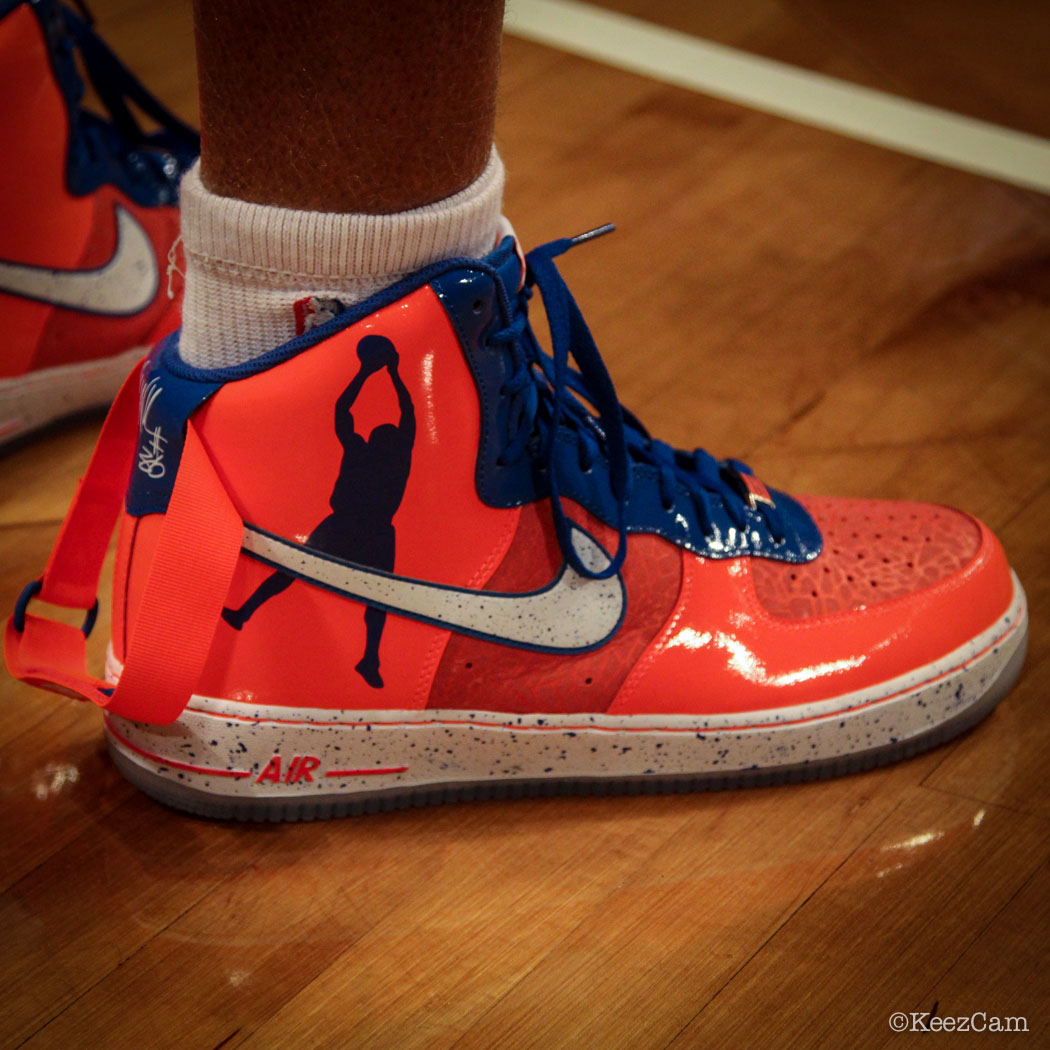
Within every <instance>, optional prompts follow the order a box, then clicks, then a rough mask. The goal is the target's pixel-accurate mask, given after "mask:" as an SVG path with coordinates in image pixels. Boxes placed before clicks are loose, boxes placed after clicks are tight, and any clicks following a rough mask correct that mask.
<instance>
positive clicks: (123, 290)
mask: <svg viewBox="0 0 1050 1050" xmlns="http://www.w3.org/2000/svg"><path fill="white" fill-rule="evenodd" d="M115 212H116V220H117V245H116V247H115V248H114V249H113V255H112V257H111V258H110V260H109V262H107V263H106V264H105V266H99V267H98V268H97V269H93V270H53V269H51V268H50V267H47V266H29V265H26V264H24V263H15V262H7V261H5V260H0V292H6V293H7V294H9V295H20V296H22V297H24V298H27V299H36V300H38V301H39V302H42V303H49V304H51V305H52V306H61V307H64V308H66V309H68V310H84V311H86V312H88V313H95V314H107V315H110V316H114V317H120V316H125V315H127V314H136V313H138V312H139V311H140V310H144V309H145V308H146V307H147V306H149V304H150V303H151V302H153V297H154V296H155V295H156V294H157V284H158V280H159V276H160V275H159V272H158V268H157V258H156V255H155V254H154V252H153V244H152V243H151V241H150V239H149V235H148V234H147V233H146V231H145V230H144V229H143V228H142V225H141V224H140V223H139V222H138V220H137V219H136V218H135V217H134V216H133V215H132V214H131V213H130V212H128V211H126V210H125V209H124V208H122V207H121V206H120V205H119V204H118V205H116V207H115Z"/></svg>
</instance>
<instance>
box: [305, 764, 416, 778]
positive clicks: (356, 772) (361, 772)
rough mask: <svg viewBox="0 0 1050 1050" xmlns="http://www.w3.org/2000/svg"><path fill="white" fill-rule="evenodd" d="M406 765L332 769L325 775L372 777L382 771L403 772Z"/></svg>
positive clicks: (382, 772) (406, 767)
mask: <svg viewBox="0 0 1050 1050" xmlns="http://www.w3.org/2000/svg"><path fill="white" fill-rule="evenodd" d="M406 769H408V766H390V767H389V768H388V769H333V770H331V771H330V772H328V773H325V776H326V777H374V776H376V775H381V774H384V773H404V772H405V770H406Z"/></svg>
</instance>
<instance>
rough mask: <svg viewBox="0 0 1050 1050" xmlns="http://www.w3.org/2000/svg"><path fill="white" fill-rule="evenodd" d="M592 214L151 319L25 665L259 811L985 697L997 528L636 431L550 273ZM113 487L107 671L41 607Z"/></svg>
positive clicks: (151, 752)
mask: <svg viewBox="0 0 1050 1050" xmlns="http://www.w3.org/2000/svg"><path fill="white" fill-rule="evenodd" d="M573 243H574V242H573V241H560V242H555V243H554V244H551V245H546V246H544V247H542V248H539V249H537V250H536V251H534V252H532V253H531V254H530V255H529V256H528V257H527V260H526V261H527V267H526V270H525V276H524V280H523V278H522V269H521V264H520V261H519V257H518V256H517V254H516V252H515V245H514V242H513V240H512V239H510V238H507V239H506V240H505V241H504V242H503V243H502V244H501V245H500V247H499V248H498V249H497V250H496V251H495V252H494V253H493V254H492V255H491V256H489V257H488V258H486V259H483V260H473V261H472V260H452V261H449V262H447V263H441V264H438V265H436V266H433V267H430V268H428V269H427V270H424V271H422V272H420V273H418V274H416V275H415V276H413V277H411V278H409V279H407V280H405V281H402V282H401V283H400V284H398V285H396V286H395V287H393V288H391V289H389V290H387V291H385V292H383V293H381V294H380V295H378V296H375V297H373V298H372V299H370V300H368V301H366V302H364V303H361V304H359V305H356V306H353V307H351V308H349V309H346V310H344V311H343V312H341V313H340V312H338V309H337V308H336V309H335V311H334V312H335V313H336V316H334V317H332V318H331V319H330V320H328V321H327V322H326V323H324V324H322V325H320V326H319V327H317V328H315V329H313V330H311V331H308V332H306V333H304V334H303V335H301V336H299V337H298V338H296V339H295V340H293V341H292V342H290V343H287V344H286V345H284V346H279V347H277V348H275V349H274V350H273V351H272V352H270V353H268V354H266V355H265V356H264V357H261V358H258V359H257V360H254V361H251V362H249V363H247V364H244V365H241V366H238V367H234V368H227V369H222V370H217V371H201V370H199V369H195V368H191V367H189V366H188V365H186V364H184V363H183V362H182V361H181V360H180V358H179V355H178V339H177V336H173V337H171V338H169V339H168V340H167V341H165V342H164V343H162V344H161V345H160V346H159V347H158V349H157V350H156V352H155V353H154V354H153V355H152V357H151V358H150V359H149V360H148V361H147V362H146V363H145V364H144V365H143V366H142V369H141V375H139V374H138V373H136V374H135V375H133V376H132V377H131V379H130V380H129V382H128V384H127V385H126V386H125V388H124V390H123V391H122V393H121V394H120V396H119V397H118V400H117V402H116V404H115V406H114V408H113V411H112V413H111V416H110V418H109V420H108V422H107V424H106V427H105V429H104V431H103V435H102V438H101V440H100V443H99V446H98V449H97V450H96V453H95V457H94V459H93V460H92V464H91V468H90V470H89V472H88V475H87V477H86V478H85V480H84V482H83V484H82V486H81V490H80V493H79V495H78V498H77V500H76V502H75V503H74V506H73V508H72V510H71V512H70V515H69V517H68V518H67V521H66V524H65V526H64V527H63V530H62V534H61V536H60V539H59V541H58V544H57V546H56V549H55V552H54V554H53V555H52V558H51V561H50V562H49V565H48V568H47V570H46V572H45V574H44V576H43V578H42V580H41V581H37V582H35V583H33V584H30V585H29V587H27V589H26V591H25V593H24V594H23V597H22V599H21V600H20V602H19V605H18V608H17V609H16V611H15V615H14V616H13V617H12V619H11V621H10V622H9V624H8V627H7V636H6V653H7V659H8V666H9V667H10V668H11V670H12V671H13V672H14V673H15V674H17V675H19V676H20V677H22V678H24V679H26V680H29V681H34V682H37V683H38V684H41V685H44V686H45V687H48V688H52V689H57V690H58V691H64V692H68V693H71V694H73V695H77V696H80V697H84V698H87V699H90V700H92V701H94V702H95V703H96V704H98V705H99V706H100V707H102V708H103V709H104V711H105V732H106V738H107V740H108V742H109V746H110V749H111V751H112V754H113V756H114V758H115V760H116V762H117V764H118V765H119V767H120V769H121V770H122V771H123V772H124V774H125V775H126V776H127V777H128V778H129V779H130V780H131V781H133V782H134V783H135V784H137V785H138V786H139V787H141V788H142V789H143V790H145V791H146V792H148V793H149V794H150V795H152V796H153V797H155V798H157V799H160V800H161V801H163V802H166V803H169V804H171V805H173V806H177V807H179V808H183V809H187V810H190V811H193V812H196V813H202V814H207V815H211V816H218V817H239V818H250V819H297V818H311V817H327V816H335V815H339V814H345V813H356V812H361V811H367V810H372V809H377V808H388V807H392V806H403V805H409V804H418V803H422V802H429V801H439V800H446V799H466V798H488V797H492V796H499V795H520V794H536V793H548V792H560V791H587V792H591V791H610V790H616V791H649V790H676V791H677V790H687V789H699V788H708V787H726V786H738V785H751V784H771V783H780V782H784V781H792V780H801V779H807V778H811V777H820V776H827V775H832V774H837V773H845V772H849V771H852V770H860V769H866V768H868V767H871V766H874V765H878V764H881V763H885V762H889V761H893V760H896V759H900V758H904V757H906V756H908V755H911V754H914V753H915V752H918V751H921V750H923V749H925V748H929V747H932V746H934V745H936V744H938V743H940V742H941V741H944V740H947V739H949V738H950V737H952V736H954V735H956V734H957V733H960V732H962V731H963V730H964V729H966V728H967V727H969V726H971V725H973V724H974V723H975V722H976V721H978V720H979V719H980V718H982V717H983V716H984V715H986V714H987V713H988V712H989V711H990V710H991V709H992V707H993V706H994V705H995V704H996V703H997V702H998V700H999V699H1000V698H1001V697H1002V696H1003V695H1004V693H1005V692H1006V691H1007V690H1008V689H1009V688H1010V686H1011V685H1012V683H1013V681H1014V679H1015V678H1016V677H1017V674H1018V672H1019V669H1020V666H1021V661H1022V659H1023V654H1024V648H1025V638H1026V632H1027V621H1026V611H1025V600H1024V595H1023V592H1022V590H1021V587H1020V585H1019V584H1018V582H1017V580H1016V578H1015V577H1014V576H1013V574H1012V573H1011V571H1010V569H1009V566H1008V565H1007V562H1006V559H1005V557H1004V555H1003V551H1002V549H1001V547H1000V546H999V544H998V542H997V541H996V540H995V538H994V537H993V536H992V535H991V534H990V533H989V531H988V530H987V529H986V528H985V527H984V526H983V525H982V524H981V523H980V522H978V521H975V520H974V519H973V518H971V517H969V516H968V515H966V514H964V513H961V512H959V511H955V510H950V509H948V508H947V507H939V506H930V505H926V504H922V503H885V502H873V501H858V500H835V499H824V498H820V499H817V498H805V497H802V498H797V499H796V498H792V497H790V496H788V495H785V494H784V493H782V492H779V491H776V490H774V489H767V488H766V487H765V486H764V485H763V484H762V482H760V481H759V480H758V479H757V478H756V477H755V476H754V475H753V474H752V473H751V472H750V470H749V469H748V468H747V467H746V466H745V465H744V464H742V463H739V462H737V461H735V460H722V461H718V460H715V459H714V458H712V457H711V456H710V455H708V454H707V453H706V452H704V451H703V450H697V451H694V452H683V451H679V450H676V449H673V448H671V447H669V446H667V445H665V444H663V443H661V442H659V441H656V440H654V439H652V438H651V437H650V436H649V435H648V434H647V432H646V431H645V429H644V428H643V427H642V425H641V424H640V423H639V422H638V421H637V419H635V417H634V416H632V415H631V414H630V413H629V412H627V411H626V410H624V409H622V407H621V406H620V404H619V402H618V400H617V398H616V395H615V392H614V390H613V386H612V383H611V381H610V379H609V376H608V373H607V372H606V370H605V367H604V366H603V364H602V361H601V358H600V357H599V355H598V352H597V350H596V349H595V346H594V342H593V340H592V339H591V336H590V333H589V331H588V329H587V326H586V324H585V323H584V321H583V319H582V316H581V315H580V312H579V309H578V308H577V306H576V304H575V302H574V301H573V299H572V297H571V295H570V294H569V292H568V290H567V289H566V287H565V285H564V283H563V282H562V279H561V277H560V275H559V274H558V271H557V269H556V268H555V265H554V262H553V260H554V258H555V256H557V255H558V254H560V253H561V252H563V251H564V250H566V249H567V248H568V247H570V246H571V245H572V244H573ZM534 289H538V290H539V291H540V292H541V293H542V295H543V299H544V305H545V308H546V313H547V317H548V322H549V325H550V329H551V348H552V349H551V353H550V354H547V353H546V352H544V351H543V350H541V348H540V346H539V344H538V342H537V340H536V338H535V337H534V335H533V332H532V329H531V328H530V326H529V322H528V313H527V309H528V301H529V298H530V296H531V294H532V292H533V290H534ZM327 311H328V313H329V314H330V313H332V312H333V309H332V304H328V306H327ZM570 357H571V358H572V359H573V360H574V361H575V367H572V366H571V365H570ZM129 479H130V481H129ZM125 489H126V495H125ZM118 515H119V517H120V519H121V526H120V541H119V551H118V557H117V570H116V583H115V589H114V608H115V613H114V620H113V628H112V654H111V658H110V660H109V665H108V668H107V675H106V678H105V679H104V680H103V679H98V678H92V677H91V676H90V675H88V674H86V672H85V670H84V666H83V660H84V645H83V635H82V634H81V632H80V631H78V630H77V629H75V628H73V627H67V626H63V625H61V624H57V623H54V622H52V621H50V620H46V619H43V618H41V617H39V616H37V615H34V614H33V613H32V611H30V607H31V604H32V599H33V598H34V596H35V595H37V594H39V595H40V597H41V598H43V599H45V600H48V601H51V602H55V603H58V604H62V605H66V606H70V607H73V608H80V609H84V610H85V611H87V610H89V609H91V608H92V606H93V603H94V598H95V590H96V584H97V579H98V572H99V566H100V565H101V561H102V557H103V554H104V551H105V547H106V541H107V538H108V535H109V532H110V530H111V528H112V526H113V523H114V522H115V520H116V519H117V517H118ZM90 619H91V616H90V614H89V620H90ZM87 629H90V623H87V624H85V630H87Z"/></svg>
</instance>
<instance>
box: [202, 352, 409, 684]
mask: <svg viewBox="0 0 1050 1050" xmlns="http://www.w3.org/2000/svg"><path fill="white" fill-rule="evenodd" d="M357 356H358V359H359V360H360V362H361V367H360V368H359V369H358V372H357V375H355V376H354V378H353V379H351V380H350V383H349V385H348V386H347V388H346V389H345V390H344V391H343V392H342V394H341V395H340V396H339V400H338V401H336V403H335V433H336V437H338V438H339V441H340V443H341V444H342V446H343V459H342V463H341V464H340V467H339V476H338V477H337V478H336V479H335V484H334V485H333V486H332V495H331V498H330V499H329V501H328V502H329V506H331V508H332V513H331V514H329V515H328V517H327V518H325V519H324V521H322V522H321V523H320V525H318V526H317V528H315V529H314V531H313V532H312V533H310V537H309V539H308V540H307V541H306V545H307V546H309V547H313V548H315V549H316V550H319V551H323V552H324V553H325V554H330V555H332V556H333V557H336V558H342V559H343V560H344V561H349V562H353V563H354V564H356V565H367V566H369V567H370V568H373V569H383V570H384V571H386V572H393V569H394V548H395V534H394V524H393V522H394V514H395V513H396V512H397V508H398V507H399V506H400V505H401V500H402V497H403V496H404V494H405V485H406V484H407V483H408V472H409V469H410V468H411V465H412V446H413V444H414V443H415V439H416V416H415V410H414V408H413V405H412V397H411V395H410V394H409V392H408V387H406V386H405V384H404V381H403V380H402V379H401V376H400V375H398V371H397V365H398V356H397V350H396V349H395V348H394V344H393V343H392V342H390V340H389V339H386V338H385V337H383V336H381V335H366V336H365V337H364V338H363V339H362V340H361V341H360V342H359V343H358V344H357ZM384 368H386V369H387V370H388V371H389V373H390V379H391V380H392V382H393V384H394V390H395V392H396V393H397V401H398V406H399V409H400V415H401V418H400V420H399V421H398V422H397V424H394V423H384V424H382V425H380V426H378V427H376V428H375V430H373V431H372V433H371V435H370V436H369V438H368V440H367V441H366V440H365V439H364V438H363V437H362V436H361V435H360V434H358V433H357V431H356V430H355V429H354V417H353V415H352V414H351V411H350V410H351V408H353V405H354V402H355V401H356V400H357V395H358V394H360V393H361V388H362V387H363V386H364V385H365V382H366V381H367V380H368V378H369V376H371V375H374V374H375V373H376V372H380V371H382V370H383V369H384ZM292 582H293V577H291V576H289V575H287V574H285V573H283V572H281V571H280V570H278V571H277V572H274V573H273V574H272V575H271V576H269V577H267V578H266V579H265V580H264V581H263V582H262V583H261V584H259V586H258V587H257V588H256V589H255V592H254V593H253V594H252V595H251V597H250V598H248V600H247V601H246V602H245V603H244V604H243V605H242V606H241V607H240V608H239V609H223V611H222V618H223V619H224V620H225V621H226V622H227V623H228V624H229V625H230V626H231V627H233V628H235V629H236V630H238V631H239V630H240V629H241V628H242V627H243V626H244V625H245V624H246V623H247V622H248V620H250V619H251V617H252V616H253V615H254V613H255V612H256V610H258V608H259V606H261V605H262V604H263V603H264V602H267V601H269V600H270V599H271V598H273V597H274V596H275V595H278V594H280V593H281V591H283V590H285V589H286V588H287V587H289V586H290V585H291V584H292ZM385 623H386V613H385V612H384V611H383V610H382V609H376V608H374V607H372V606H370V605H366V606H365V634H366V639H365V653H364V656H362V657H361V660H360V661H359V662H358V663H357V665H356V670H357V673H358V674H359V675H360V676H361V677H362V678H363V679H364V680H365V681H366V682H367V683H368V684H369V685H370V686H372V687H373V688H374V689H381V688H382V687H383V679H382V677H381V676H380V674H379V640H380V638H381V637H382V634H383V625H384V624H385Z"/></svg>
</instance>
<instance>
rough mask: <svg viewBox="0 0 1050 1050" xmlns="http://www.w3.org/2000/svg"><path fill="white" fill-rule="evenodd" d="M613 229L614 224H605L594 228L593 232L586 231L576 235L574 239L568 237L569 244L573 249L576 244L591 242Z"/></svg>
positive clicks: (614, 227)
mask: <svg viewBox="0 0 1050 1050" xmlns="http://www.w3.org/2000/svg"><path fill="white" fill-rule="evenodd" d="M615 229H616V225H615V224H614V223H611V222H607V223H605V225H603V226H595V227H594V229H593V230H587V232H586V233H578V234H576V236H575V237H570V238H569V244H570V245H571V246H572V247H573V248H575V247H576V245H577V244H583V242H584V241H593V240H594V239H595V238H596V237H604V236H605V235H606V234H607V233H612V232H613V230H615Z"/></svg>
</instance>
